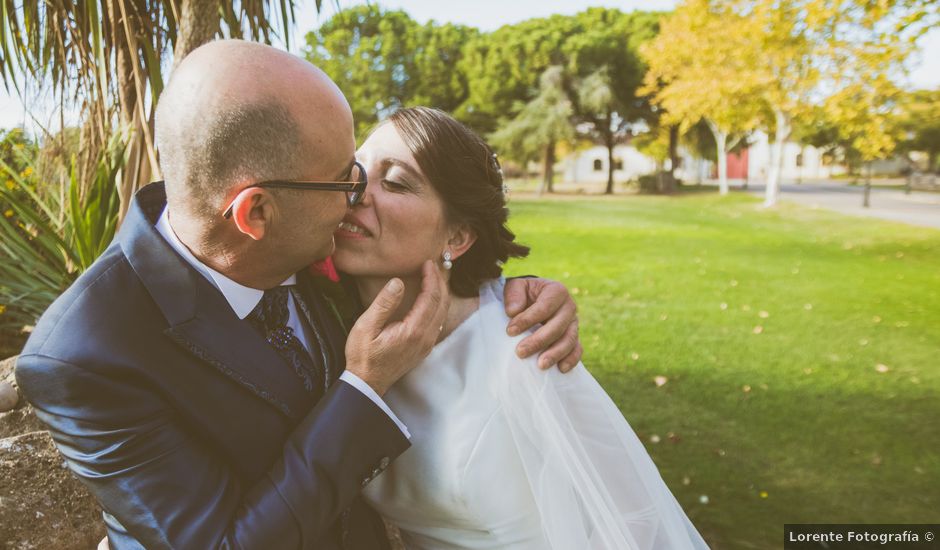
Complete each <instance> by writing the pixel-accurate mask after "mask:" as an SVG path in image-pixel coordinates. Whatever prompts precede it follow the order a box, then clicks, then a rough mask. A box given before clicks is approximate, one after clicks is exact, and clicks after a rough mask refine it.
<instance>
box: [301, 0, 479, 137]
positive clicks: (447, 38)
mask: <svg viewBox="0 0 940 550" xmlns="http://www.w3.org/2000/svg"><path fill="white" fill-rule="evenodd" d="M477 34H478V31H476V30H475V29H471V28H468V27H464V26H460V25H452V24H445V25H438V24H436V23H434V22H429V23H427V24H426V25H423V26H422V25H419V24H418V23H417V22H416V21H414V20H413V19H411V17H410V16H409V15H408V14H407V13H405V12H404V11H401V10H391V11H389V10H383V9H382V8H380V7H379V6H377V5H374V4H373V5H361V6H355V7H352V8H350V9H347V10H343V11H341V12H339V13H337V14H336V15H334V16H333V17H331V18H330V19H329V20H328V21H326V22H325V23H324V24H323V25H321V26H320V28H318V29H317V30H315V31H312V32H310V33H308V34H307V37H306V40H307V48H306V51H305V55H306V58H307V60H308V61H310V62H311V63H314V64H315V65H317V66H319V67H320V68H321V69H323V71H324V72H326V74H328V75H329V76H330V78H332V79H333V80H334V81H335V82H336V84H337V85H338V86H339V87H340V89H342V90H343V91H344V93H345V94H346V98H347V100H348V101H349V104H350V106H351V107H352V110H353V118H354V120H355V121H356V131H357V134H358V135H359V136H361V137H364V136H365V134H366V132H368V130H369V129H370V128H371V127H373V126H374V125H375V124H376V123H377V122H379V121H380V120H382V119H383V118H385V117H386V116H388V115H389V114H390V113H392V112H394V111H395V110H396V109H399V108H401V107H405V106H409V105H425V106H429V107H437V108H439V109H443V110H445V111H453V110H454V109H456V108H457V107H458V106H459V105H460V104H461V103H463V101H464V100H465V99H466V97H467V78H466V76H465V75H464V73H463V72H462V71H461V70H460V69H459V66H460V60H461V58H462V56H463V53H462V52H463V47H464V45H465V44H466V43H467V42H468V41H469V40H470V39H471V38H473V37H474V36H476V35H477Z"/></svg>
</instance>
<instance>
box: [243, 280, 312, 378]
mask: <svg viewBox="0 0 940 550" xmlns="http://www.w3.org/2000/svg"><path fill="white" fill-rule="evenodd" d="M292 286H293V285H281V286H279V287H276V288H272V289H268V290H266V291H264V297H263V298H261V301H260V302H258V305H257V306H255V309H254V310H252V312H251V313H250V314H249V315H248V317H247V319H248V322H249V323H251V325H252V326H253V327H254V328H255V330H257V331H258V332H259V333H261V335H262V336H264V338H265V340H267V341H268V343H269V344H271V346H272V347H273V348H274V350H275V351H276V352H277V354H278V355H280V356H281V358H283V359H284V361H285V362H286V363H287V364H288V365H290V366H291V367H292V368H293V369H294V372H295V373H296V374H297V376H298V377H300V379H301V380H302V381H303V384H304V389H305V390H307V391H308V392H310V393H312V394H315V395H317V396H319V394H320V392H322V391H323V389H324V386H325V381H324V369H323V367H322V366H321V365H317V364H316V363H315V362H314V360H313V358H312V357H311V356H310V354H309V353H308V352H307V348H305V347H304V345H303V343H302V342H301V341H300V338H298V337H297V335H296V334H294V330H293V329H292V328H291V327H289V326H287V319H288V317H289V316H290V311H289V310H288V297H289V296H290V292H291V291H290V289H291V287H292Z"/></svg>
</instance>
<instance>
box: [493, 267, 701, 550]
mask: <svg viewBox="0 0 940 550" xmlns="http://www.w3.org/2000/svg"><path fill="white" fill-rule="evenodd" d="M502 297H503V282H502V281H494V282H492V283H489V284H487V285H485V286H484V287H483V288H482V289H481V293H480V308H481V313H484V315H485V316H486V319H485V320H484V322H483V326H484V329H485V330H486V331H488V333H487V334H486V340H487V341H488V342H492V343H493V344H494V345H498V346H499V357H501V358H502V360H503V361H504V362H505V365H504V366H501V368H497V369H496V371H495V373H496V374H497V376H493V377H492V387H491V389H492V391H493V392H494V393H495V394H496V395H497V398H498V400H499V402H500V405H501V406H502V409H503V411H504V414H505V418H506V420H507V423H508V425H509V428H510V432H511V433H512V438H513V443H514V444H515V445H516V448H517V449H518V452H519V456H520V459H521V461H522V464H523V467H524V469H525V473H526V477H527V478H528V481H529V485H530V487H531V489H532V493H533V496H534V500H535V503H536V506H537V507H538V510H539V515H540V517H541V525H542V529H543V531H544V534H545V537H546V539H547V540H548V542H549V544H550V545H551V548H552V549H553V550H568V549H574V548H578V549H582V548H583V549H597V550H601V549H604V550H610V549H618V550H619V549H624V550H626V549H629V550H646V549H649V550H652V549H667V548H668V549H680V548H682V549H686V548H690V549H702V548H708V545H707V544H706V543H705V541H704V540H703V539H702V537H701V535H699V533H698V531H697V530H696V529H695V527H694V526H693V525H692V522H691V521H690V520H689V519H688V517H687V516H686V514H685V512H684V511H683V510H682V508H681V507H680V506H679V503H678V502H677V501H676V499H675V497H674V496H673V495H672V493H671V492H670V491H669V488H668V487H667V486H666V484H665V482H664V481H663V479H662V477H661V476H660V475H659V471H658V470H657V468H656V466H655V464H654V463H653V461H652V460H651V459H650V457H649V454H647V452H646V449H644V447H643V444H642V443H641V442H640V440H639V439H638V438H637V436H636V434H635V433H634V432H633V430H632V429H631V428H630V425H629V424H628V423H627V421H626V419H625V418H624V417H623V415H622V414H621V413H620V410H619V409H618V408H617V406H616V405H615V404H614V402H613V401H612V400H611V399H610V397H609V396H608V395H607V393H606V392H605V391H604V390H603V388H601V386H600V384H598V383H597V381H596V380H595V379H594V377H593V376H591V374H590V373H589V372H588V371H587V369H585V367H584V365H582V364H578V366H577V367H576V368H575V369H574V370H573V371H572V372H570V373H568V374H562V373H561V372H560V371H558V370H557V369H550V370H548V371H542V370H541V369H539V368H538V366H537V362H536V359H535V358H530V359H519V358H518V357H517V356H516V354H515V351H514V350H515V346H516V344H517V343H518V340H520V339H521V338H522V336H520V337H517V338H508V337H507V336H505V327H506V326H507V324H508V322H509V319H508V318H507V317H506V315H505V310H504V308H503V307H502ZM488 304H492V305H495V306H497V307H487V305H488Z"/></svg>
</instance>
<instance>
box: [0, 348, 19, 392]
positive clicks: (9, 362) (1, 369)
mask: <svg viewBox="0 0 940 550" xmlns="http://www.w3.org/2000/svg"><path fill="white" fill-rule="evenodd" d="M17 357H18V356H17V355H14V356H13V357H9V358H7V359H4V360H2V361H0V381H6V382H10V383H13V384H14V385H15V382H16V380H15V379H14V378H13V369H14V368H15V367H16V358H17Z"/></svg>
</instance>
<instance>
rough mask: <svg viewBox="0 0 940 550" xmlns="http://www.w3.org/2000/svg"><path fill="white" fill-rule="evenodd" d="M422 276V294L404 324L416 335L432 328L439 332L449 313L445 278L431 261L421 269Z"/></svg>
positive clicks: (416, 299)
mask: <svg viewBox="0 0 940 550" xmlns="http://www.w3.org/2000/svg"><path fill="white" fill-rule="evenodd" d="M421 274H422V277H421V292H420V293H419V294H418V297H417V298H415V303H414V305H412V306H411V311H409V312H408V314H407V315H406V316H405V318H404V319H403V320H402V323H403V324H404V325H405V327H406V328H407V329H408V330H410V331H412V332H413V333H416V334H423V333H425V332H427V331H429V330H430V329H431V328H434V329H435V330H437V331H438V332H439V330H438V329H439V326H440V325H441V324H443V320H444V316H445V315H446V312H447V304H446V301H445V296H446V294H447V293H446V292H444V277H443V275H441V273H440V272H439V270H438V269H437V268H436V267H435V266H434V263H433V262H431V261H430V260H428V261H426V262H425V263H424V265H423V266H422V267H421ZM434 336H435V337H436V336H437V332H434Z"/></svg>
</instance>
